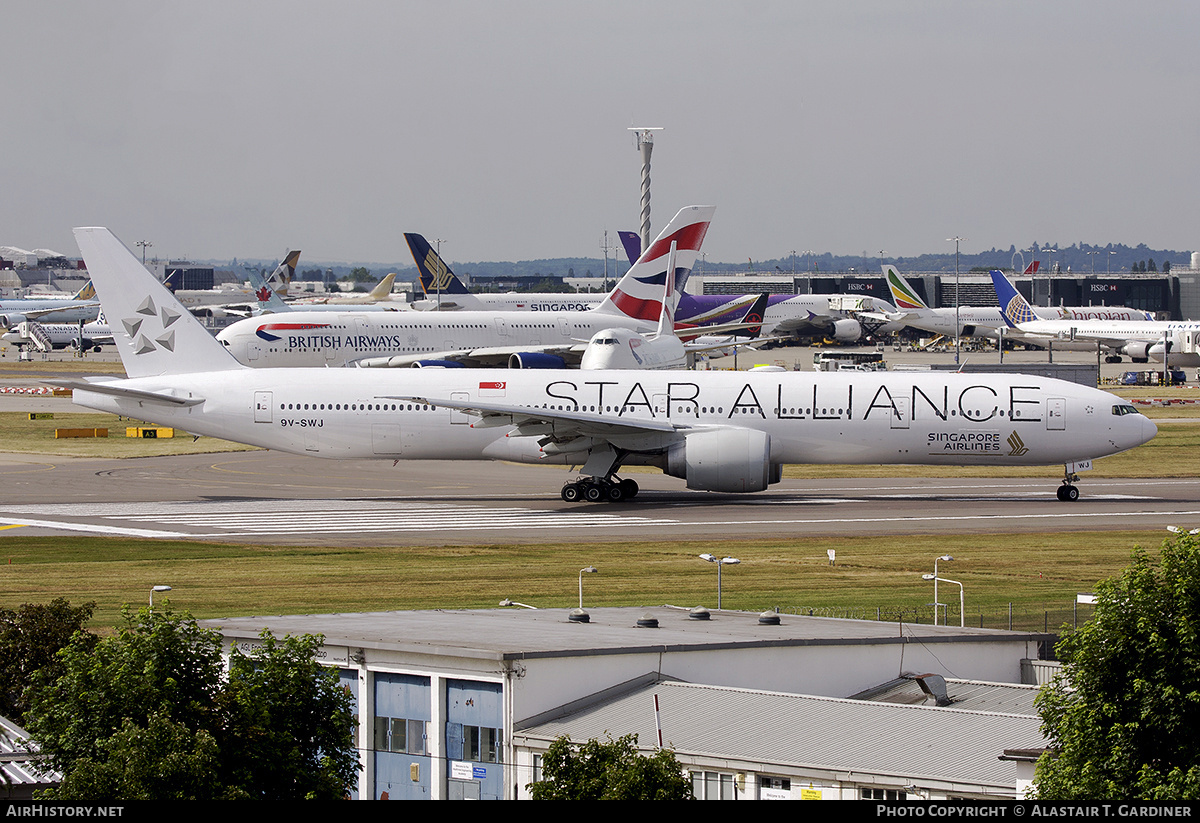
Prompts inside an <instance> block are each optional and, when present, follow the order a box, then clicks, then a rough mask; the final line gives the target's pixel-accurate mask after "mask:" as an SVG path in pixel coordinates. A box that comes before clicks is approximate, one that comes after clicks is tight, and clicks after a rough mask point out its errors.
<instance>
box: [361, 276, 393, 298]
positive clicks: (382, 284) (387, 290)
mask: <svg viewBox="0 0 1200 823" xmlns="http://www.w3.org/2000/svg"><path fill="white" fill-rule="evenodd" d="M395 282H396V273H395V272H390V273H389V274H388V275H387V276H386V277H384V278H383V279H382V280H380V281H379V283H378V284H376V286H375V288H373V289H371V291H370V292H369V293H368V294H367V300H370V301H372V302H375V303H380V302H383V301H386V300H391V299H392V284H393V283H395Z"/></svg>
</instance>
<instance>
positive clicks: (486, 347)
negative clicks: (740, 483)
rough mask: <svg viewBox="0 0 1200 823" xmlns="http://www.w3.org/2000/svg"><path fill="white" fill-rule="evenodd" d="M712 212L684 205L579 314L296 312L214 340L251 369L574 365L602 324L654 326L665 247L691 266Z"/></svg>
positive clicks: (235, 328) (238, 327)
mask: <svg viewBox="0 0 1200 823" xmlns="http://www.w3.org/2000/svg"><path fill="white" fill-rule="evenodd" d="M714 211H715V209H714V207H712V206H689V207H687V208H684V209H681V210H680V211H679V213H678V214H676V215H675V217H674V218H673V219H672V220H671V222H670V223H669V224H668V225H667V227H666V228H665V229H664V230H663V232H662V234H660V235H659V237H658V239H657V240H656V241H655V242H654V244H652V245H651V247H650V248H649V249H647V250H646V253H645V254H643V255H642V257H641V259H640V260H638V263H637V265H635V266H634V267H633V268H631V269H630V270H629V271H628V272H627V273H626V274H625V276H624V277H623V278H621V280H620V282H618V283H617V286H616V288H614V289H613V290H612V292H611V293H609V295H608V296H607V297H606V298H605V300H604V302H603V303H601V304H600V305H599V306H597V307H595V308H592V309H589V310H586V311H562V312H503V311H465V310H464V311H456V312H394V313H386V314H381V313H377V312H357V313H352V312H346V313H332V314H330V313H327V312H326V313H318V312H305V311H294V312H289V313H288V314H286V315H283V314H281V315H277V316H274V317H257V318H248V319H245V320H240V321H238V322H236V323H233V324H231V325H229V326H227V327H226V328H224V329H222V330H221V332H220V333H219V334H218V335H217V339H218V340H220V341H221V342H222V343H223V344H225V345H226V346H227V347H228V348H229V351H230V352H231V353H232V354H233V356H234V357H235V358H237V360H238V361H239V362H241V363H244V364H247V365H252V366H256V367H263V366H326V365H328V366H347V365H368V366H412V365H425V366H429V365H432V366H445V365H466V366H494V365H504V364H510V361H514V360H515V361H516V362H515V365H519V366H520V367H522V368H562V367H564V366H566V365H567V364H568V363H570V364H577V363H578V362H579V359H580V357H582V355H583V351H584V349H585V348H586V346H587V341H588V340H590V339H591V337H592V336H593V335H594V334H595V333H596V332H598V331H601V330H603V329H610V328H628V329H633V330H635V331H639V332H643V333H652V332H654V331H655V329H656V328H657V326H658V317H659V308H660V306H661V301H662V289H663V282H664V278H665V277H666V276H667V272H666V269H665V266H666V260H667V255H668V252H669V251H670V247H671V244H672V243H674V244H675V246H676V266H677V267H678V268H679V269H680V270H687V269H690V268H691V267H692V265H693V263H694V262H695V259H696V255H697V252H698V251H699V249H700V245H701V243H702V242H703V241H704V235H705V233H706V232H707V231H708V225H709V222H710V221H711V220H712V215H713V212H714ZM672 276H673V277H675V276H677V273H672ZM739 319H740V318H739Z"/></svg>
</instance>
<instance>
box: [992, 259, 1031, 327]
mask: <svg viewBox="0 0 1200 823" xmlns="http://www.w3.org/2000/svg"><path fill="white" fill-rule="evenodd" d="M992 287H993V288H994V289H995V290H996V299H997V300H998V301H1000V311H1001V313H1002V314H1003V315H1004V322H1005V323H1007V324H1008V325H1009V326H1010V327H1015V326H1017V325H1018V324H1020V323H1028V322H1030V321H1032V320H1037V319H1038V316H1037V312H1035V311H1034V310H1033V307H1032V306H1030V305H1029V303H1028V302H1026V300H1025V298H1024V297H1022V296H1021V293H1020V292H1019V291H1017V287H1016V286H1014V285H1013V284H1012V281H1011V280H1009V279H1008V278H1007V277H1005V276H1004V272H1002V271H1000V270H999V269H992Z"/></svg>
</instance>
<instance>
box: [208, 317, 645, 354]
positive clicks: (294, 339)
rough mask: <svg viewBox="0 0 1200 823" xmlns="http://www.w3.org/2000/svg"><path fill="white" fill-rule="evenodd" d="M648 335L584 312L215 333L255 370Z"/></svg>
mask: <svg viewBox="0 0 1200 823" xmlns="http://www.w3.org/2000/svg"><path fill="white" fill-rule="evenodd" d="M614 327H615V328H629V329H637V330H639V331H642V332H645V333H649V332H653V331H654V329H655V326H654V324H652V323H649V322H646V321H640V320H635V319H633V318H631V317H626V316H624V315H621V314H614V313H607V312H598V311H583V312H557V313H549V312H547V313H532V312H531V313H524V312H522V313H513V312H507V313H505V312H476V311H456V312H387V313H378V312H358V313H351V312H347V313H346V314H344V315H336V314H335V315H332V316H331V315H330V314H329V313H319V312H313V313H308V312H302V311H295V312H287V313H280V314H275V315H267V316H263V317H254V318H247V319H245V320H239V321H238V322H236V323H233V324H231V325H229V326H227V327H225V328H224V329H222V330H221V332H220V333H219V334H218V335H217V339H218V340H220V341H221V342H222V343H223V344H224V345H225V346H226V348H228V349H229V351H230V352H231V353H232V354H233V356H234V357H235V358H236V359H237V360H238V362H240V363H242V364H243V365H249V366H254V367H277V366H295V367H303V366H326V365H328V366H343V365H348V364H351V363H354V362H355V361H358V360H362V359H364V358H369V357H381V356H390V355H419V354H423V353H428V354H430V355H436V354H438V353H442V352H454V351H463V350H471V349H479V348H486V347H498V346H507V347H513V346H517V347H519V346H530V347H535V346H548V345H566V346H569V345H572V344H573V343H579V342H580V341H586V340H589V339H591V337H592V335H594V334H595V333H596V332H598V331H600V330H602V329H607V328H614Z"/></svg>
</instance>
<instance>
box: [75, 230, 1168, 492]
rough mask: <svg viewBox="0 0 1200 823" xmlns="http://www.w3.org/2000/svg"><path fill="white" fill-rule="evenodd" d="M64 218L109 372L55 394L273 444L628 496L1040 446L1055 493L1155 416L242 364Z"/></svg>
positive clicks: (878, 396) (880, 396) (997, 397)
mask: <svg viewBox="0 0 1200 823" xmlns="http://www.w3.org/2000/svg"><path fill="white" fill-rule="evenodd" d="M75 236H76V239H77V241H78V243H79V247H80V251H81V252H82V253H83V257H84V260H85V261H86V263H87V266H88V270H89V272H90V273H91V276H92V278H93V280H94V282H95V285H96V289H97V291H98V292H99V295H100V299H101V302H102V304H103V306H104V312H105V315H106V316H107V317H108V318H109V321H110V324H111V325H112V327H113V337H114V342H115V343H116V345H117V347H118V350H119V351H120V354H121V359H122V362H123V363H124V364H125V369H126V372H127V374H128V375H129V377H128V379H109V380H95V381H91V382H86V383H82V382H81V383H77V384H75V385H74V386H73V388H74V389H75V402H76V403H78V404H80V405H83V406H87V407H89V408H95V409H101V410H104V411H109V412H113V413H116V414H123V415H129V416H133V417H137V418H140V419H144V420H148V421H152V422H154V423H158V424H161V425H168V426H175V427H178V428H181V429H184V430H185V431H190V432H193V433H195V434H203V435H209V436H213V437H221V438H226V439H229V440H235V441H238V442H242V443H248V444H251V445H256V446H261V447H264V448H270V449H278V450H280V451H285V452H290V453H293V454H301V455H311V456H314V457H323V458H372V457H374V458H386V459H388V460H404V459H423V460H428V459H440V460H509V461H516V462H523V463H559V464H567V465H578V466H582V467H583V468H582V471H581V474H580V476H579V477H578V479H573V480H571V481H570V482H568V483H567V484H566V485H565V486H563V488H562V492H561V494H562V497H563V499H565V500H568V501H574V500H580V499H582V500H593V501H598V500H610V501H616V500H622V499H628V498H630V497H632V496H633V495H634V494H636V492H637V485H636V483H634V482H633V481H632V480H630V479H628V478H626V479H621V478H620V477H619V475H618V473H619V472H620V470H621V468H622V467H623V466H632V465H648V466H657V467H659V468H660V469H662V470H663V471H664V472H665V473H666V474H669V475H671V476H673V477H679V478H682V479H683V480H685V481H686V484H687V486H688V488H690V489H697V490H707V491H717V492H755V491H761V490H763V489H766V488H767V487H768V486H769V485H770V484H772V483H776V482H778V481H779V480H780V477H781V472H782V468H783V466H784V465H786V464H789V463H863V464H879V463H884V464H888V463H897V464H899V463H908V464H929V465H1026V466H1027V465H1053V464H1060V465H1063V466H1064V468H1065V475H1064V480H1063V483H1062V485H1061V486H1060V488H1059V493H1058V494H1059V499H1062V500H1074V499H1075V498H1076V497H1078V494H1079V493H1078V489H1077V488H1076V486H1075V485H1074V483H1073V482H1072V481H1074V480H1075V479H1076V472H1077V471H1078V470H1081V469H1084V468H1088V467H1090V463H1091V461H1092V460H1093V459H1095V458H1098V457H1104V456H1106V455H1110V454H1115V453H1117V452H1120V451H1124V450H1126V449H1130V448H1133V447H1135V446H1137V445H1140V444H1141V443H1144V442H1146V441H1147V440H1149V439H1150V438H1151V437H1153V436H1154V434H1155V432H1156V429H1155V427H1154V424H1153V423H1151V422H1150V421H1149V420H1147V419H1146V418H1145V417H1144V416H1142V415H1141V414H1139V413H1138V412H1137V411H1136V410H1135V409H1134V408H1133V407H1132V406H1130V405H1129V404H1127V403H1125V402H1124V401H1123V400H1121V399H1119V398H1117V397H1114V396H1113V395H1111V394H1108V393H1106V392H1102V391H1099V390H1097V389H1093V388H1088V387H1084V386H1078V385H1075V384H1073V383H1066V382H1062V381H1058V380H1053V379H1048V378H1041V377H1034V376H1030V375H1009V374H989V375H978V374H958V373H921V374H901V373H887V372H882V373H853V374H850V373H836V372H830V373H826V372H805V373H801V372H758V373H755V372H715V371H714V372H690V373H689V372H683V373H681V372H663V371H656V372H648V371H632V370H631V371H594V372H580V371H567V370H479V369H415V370H414V369H402V370H388V371H382V372H380V371H372V370H362V369H317V368H280V369H252V368H247V367H244V366H242V365H241V364H239V363H238V362H237V361H236V360H234V358H233V357H232V356H231V355H230V353H229V352H228V351H226V350H225V348H224V347H223V346H222V345H221V344H220V343H218V342H217V341H216V340H214V339H213V337H212V336H211V335H210V334H209V333H208V332H207V331H205V329H204V328H203V327H202V326H201V325H200V324H199V323H198V322H197V321H196V320H195V319H194V318H193V317H192V316H191V315H190V314H189V313H188V312H187V311H186V310H185V309H184V308H183V306H182V305H180V304H179V302H178V301H177V300H175V298H174V297H173V296H171V295H170V294H169V293H168V292H167V291H166V290H165V289H164V288H162V286H161V285H159V284H158V282H157V281H156V280H155V279H154V278H153V277H152V276H151V275H150V274H149V273H148V272H147V271H146V270H145V269H144V268H143V267H142V266H141V264H140V263H139V262H138V261H137V258H136V257H134V256H133V254H132V253H130V252H129V250H128V249H127V248H126V247H125V246H124V245H122V243H121V242H120V241H119V240H117V239H116V237H114V236H113V235H112V234H111V233H110V232H109V231H108V230H107V229H103V228H81V229H76V230H75ZM655 302H656V303H657V302H658V301H655ZM654 308H655V309H656V311H657V309H658V308H659V306H658V305H655V307H654Z"/></svg>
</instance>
